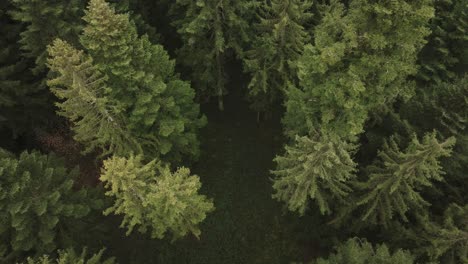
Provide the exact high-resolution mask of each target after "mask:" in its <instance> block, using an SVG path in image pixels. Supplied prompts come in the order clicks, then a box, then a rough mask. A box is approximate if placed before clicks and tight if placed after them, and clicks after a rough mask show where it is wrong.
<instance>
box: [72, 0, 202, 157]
mask: <svg viewBox="0 0 468 264" xmlns="http://www.w3.org/2000/svg"><path fill="white" fill-rule="evenodd" d="M85 13H86V15H85V16H84V18H83V19H84V20H85V21H86V26H85V28H84V32H83V34H82V35H81V43H82V45H83V46H84V47H85V50H86V51H87V52H88V54H89V55H90V56H91V57H92V58H93V63H94V65H95V66H96V67H97V69H99V70H100V71H101V72H102V73H103V74H105V75H106V76H107V77H108V80H107V84H108V86H109V87H110V88H111V89H110V90H109V94H108V97H109V100H110V101H112V102H115V104H116V106H117V109H118V110H119V111H120V112H121V113H122V114H123V116H124V118H125V123H126V126H127V127H128V128H129V129H130V130H131V132H132V134H133V135H135V136H136V137H138V138H144V139H148V140H147V141H144V142H142V147H143V150H144V152H145V154H146V155H148V157H152V158H160V157H161V156H164V158H167V159H170V160H171V161H173V160H175V161H179V160H180V159H181V158H182V157H194V158H196V157H197V156H198V145H199V142H198V139H197V131H198V129H199V128H200V127H202V126H204V124H205V123H206V120H205V118H204V117H200V112H199V106H198V105H197V104H195V103H194V102H193V98H194V96H195V92H194V91H193V90H192V89H191V87H190V85H189V83H187V82H185V81H182V80H180V79H179V77H178V75H177V74H176V73H175V69H174V68H175V62H174V60H171V59H170V58H169V55H168V54H167V52H166V51H165V50H164V48H163V47H162V46H161V45H157V44H153V43H151V42H150V41H149V39H148V36H147V35H143V36H138V34H137V30H136V26H135V24H134V23H133V21H131V20H130V19H129V15H128V14H118V13H116V12H115V10H114V8H112V7H111V6H110V5H109V4H108V3H107V2H105V1H104V0H91V1H90V2H89V5H88V7H87V10H86V12H85Z"/></svg>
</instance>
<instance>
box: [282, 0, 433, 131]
mask: <svg viewBox="0 0 468 264" xmlns="http://www.w3.org/2000/svg"><path fill="white" fill-rule="evenodd" d="M432 16H433V8H432V7H431V1H430V0H417V1H404V0H397V1H371V2H369V1H364V0H355V1H351V3H350V4H349V8H348V9H347V11H345V8H344V5H342V4H340V3H337V1H332V4H331V5H330V6H328V8H327V9H326V10H325V11H324V15H323V18H322V21H321V23H320V24H319V25H318V26H317V27H316V28H315V31H314V45H307V46H306V47H305V50H304V54H303V56H302V58H301V59H300V60H299V63H298V75H299V79H300V85H299V88H297V87H291V88H290V89H289V91H288V93H287V101H286V108H287V111H286V115H285V118H284V123H285V126H286V133H287V134H288V136H290V137H291V138H293V137H294V136H295V135H305V134H306V133H307V132H308V131H310V130H311V129H314V128H315V129H317V128H318V127H320V128H321V129H322V130H325V131H331V132H333V133H335V134H337V135H338V136H340V137H343V138H345V139H353V138H354V137H355V136H356V135H357V134H359V133H361V132H362V131H363V126H364V122H365V121H366V119H367V117H368V113H369V112H370V111H374V110H377V109H381V108H384V107H388V106H390V105H391V104H392V102H394V101H395V99H396V98H397V97H403V98H407V97H409V96H411V95H412V94H413V88H412V84H411V82H408V81H407V77H408V76H410V75H413V74H415V73H416V71H417V67H416V63H415V61H416V55H417V53H418V51H419V50H420V49H421V48H422V46H423V44H424V43H425V40H424V38H425V37H426V36H427V35H428V34H429V29H428V28H427V22H428V20H429V19H430V18H431V17H432Z"/></svg>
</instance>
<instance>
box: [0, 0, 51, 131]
mask: <svg viewBox="0 0 468 264" xmlns="http://www.w3.org/2000/svg"><path fill="white" fill-rule="evenodd" d="M12 8H13V7H12V5H11V3H10V1H2V2H1V3H0V24H1V25H2V26H1V27H0V35H1V36H2V37H1V38H0V47H2V49H1V51H0V108H1V111H0V130H3V129H5V130H7V131H9V132H10V133H11V135H12V137H14V138H15V137H17V136H19V135H21V134H23V133H25V132H27V131H28V130H30V129H31V128H32V127H34V126H37V125H38V124H39V123H41V120H40V118H38V117H39V116H43V114H44V111H41V110H42V108H43V107H44V105H43V104H44V103H45V102H44V100H43V98H41V93H40V92H38V90H39V89H38V84H37V83H35V81H34V78H33V76H32V74H31V73H30V71H29V68H28V67H29V66H30V64H31V61H30V60H28V59H25V58H23V57H21V51H20V45H19V44H18V43H17V42H18V41H19V39H20V33H21V31H22V30H23V26H22V24H20V23H18V22H16V21H14V20H12V19H11V17H10V16H9V15H8V13H7V11H8V10H11V9H12Z"/></svg>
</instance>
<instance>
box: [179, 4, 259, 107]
mask: <svg viewBox="0 0 468 264" xmlns="http://www.w3.org/2000/svg"><path fill="white" fill-rule="evenodd" d="M174 5H175V6H174V9H176V10H177V9H179V8H180V10H181V13H183V14H184V15H183V16H182V18H181V19H179V20H177V21H175V22H174V25H175V26H176V27H177V32H178V33H179V34H180V36H181V38H182V41H183V46H182V48H181V49H180V50H179V51H178V53H179V61H180V62H181V63H182V64H183V65H185V66H186V67H188V68H190V69H191V70H192V78H191V79H192V80H193V81H194V83H195V87H196V88H197V90H198V91H199V93H200V94H201V95H202V96H204V97H210V96H218V105H219V109H220V110H223V109H224V105H223V96H224V94H225V93H226V92H227V91H226V87H225V83H226V70H225V59H226V57H227V54H226V53H227V51H228V50H233V51H234V52H235V53H236V54H237V55H238V56H239V55H242V51H243V46H244V45H245V42H247V41H248V39H249V36H248V31H247V29H248V26H249V25H248V22H247V20H246V17H248V16H249V14H250V13H251V12H252V10H253V9H251V8H250V7H251V6H252V5H255V3H248V1H239V0H225V1H218V0H197V1H192V0H177V1H175V3H174Z"/></svg>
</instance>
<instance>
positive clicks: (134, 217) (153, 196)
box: [100, 156, 214, 239]
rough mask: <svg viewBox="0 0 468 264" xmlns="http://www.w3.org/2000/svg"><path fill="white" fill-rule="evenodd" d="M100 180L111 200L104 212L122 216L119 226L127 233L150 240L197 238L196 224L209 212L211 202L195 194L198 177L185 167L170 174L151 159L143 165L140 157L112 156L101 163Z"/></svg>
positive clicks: (198, 183) (198, 184) (197, 186)
mask: <svg viewBox="0 0 468 264" xmlns="http://www.w3.org/2000/svg"><path fill="white" fill-rule="evenodd" d="M100 179H101V181H103V182H104V183H105V186H106V188H108V189H109V191H108V192H107V193H106V195H108V196H113V197H115V199H116V200H115V204H114V205H113V206H112V207H110V208H108V209H107V210H106V211H105V212H104V213H105V214H110V213H115V214H123V215H124V220H123V222H122V224H121V227H126V228H127V234H130V233H131V232H132V231H133V229H134V228H137V229H138V231H140V232H142V233H146V232H147V231H150V233H151V236H152V237H153V238H163V237H164V236H165V235H166V233H169V232H170V233H171V234H172V236H173V238H174V239H177V238H179V237H183V236H185V235H187V234H189V233H192V234H193V235H195V236H197V237H198V236H199V235H200V233H201V232H200V229H199V228H198V224H199V223H200V222H201V221H203V220H204V219H205V217H206V214H207V213H209V212H211V211H213V209H214V206H213V203H212V202H211V201H210V200H209V199H207V198H206V197H205V196H204V195H200V194H198V191H199V189H200V187H201V183H200V181H199V178H198V177H197V176H195V175H193V176H191V175H190V171H189V170H188V169H187V168H184V167H182V168H179V169H178V170H177V171H175V172H174V173H172V172H171V171H170V169H169V167H167V166H164V165H162V164H160V163H157V162H156V161H155V160H153V161H151V162H149V163H147V164H143V163H142V157H141V156H136V157H135V156H130V157H129V158H128V159H125V158H120V157H115V156H114V157H112V158H109V159H108V160H105V161H104V167H103V169H102V173H101V178H100Z"/></svg>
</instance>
